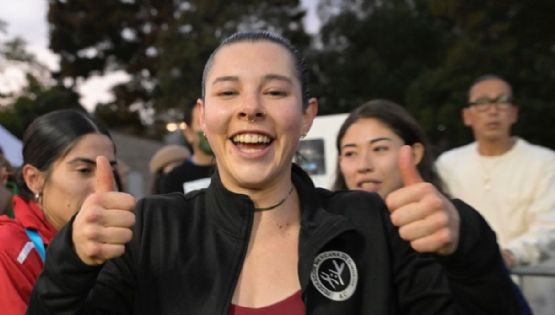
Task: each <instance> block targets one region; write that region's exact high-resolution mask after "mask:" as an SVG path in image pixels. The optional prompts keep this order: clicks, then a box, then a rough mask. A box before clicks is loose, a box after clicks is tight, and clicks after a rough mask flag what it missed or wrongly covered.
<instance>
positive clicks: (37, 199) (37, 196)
mask: <svg viewBox="0 0 555 315" xmlns="http://www.w3.org/2000/svg"><path fill="white" fill-rule="evenodd" d="M35 202H36V203H38V204H40V203H41V202H42V192H36V193H35Z"/></svg>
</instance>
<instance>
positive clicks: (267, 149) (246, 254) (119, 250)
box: [28, 31, 517, 315]
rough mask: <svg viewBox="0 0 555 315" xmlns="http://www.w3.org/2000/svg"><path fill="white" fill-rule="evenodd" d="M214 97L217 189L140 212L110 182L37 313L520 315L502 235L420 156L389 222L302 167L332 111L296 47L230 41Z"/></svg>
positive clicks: (202, 103) (71, 232)
mask: <svg viewBox="0 0 555 315" xmlns="http://www.w3.org/2000/svg"><path fill="white" fill-rule="evenodd" d="M202 84H203V88H202V91H203V97H202V98H201V99H199V100H198V102H197V106H198V108H199V110H200V111H201V124H202V127H203V129H204V131H205V133H206V137H207V139H208V141H209V142H210V146H211V148H212V150H213V152H214V155H215V157H216V161H217V163H216V165H217V172H216V173H215V175H214V176H213V177H212V180H211V183H210V186H209V187H208V188H206V189H202V190H199V191H193V192H190V193H188V194H186V195H183V194H169V195H162V196H153V197H149V198H146V199H143V200H141V201H140V202H139V203H138V204H137V205H136V206H135V207H133V204H132V202H129V200H128V199H127V197H126V196H125V194H114V193H113V192H110V191H108V190H109V189H106V187H107V185H105V184H102V183H103V182H106V181H109V180H108V179H109V176H101V177H102V178H104V179H100V180H97V183H99V189H97V190H96V192H95V193H94V194H93V195H91V196H90V197H89V198H87V200H86V201H85V203H84V204H83V207H82V208H81V210H80V211H79V213H78V215H77V216H76V217H75V220H74V221H73V222H72V224H68V225H67V226H66V228H64V229H63V230H62V231H61V232H60V236H59V237H57V238H56V239H55V240H54V242H52V244H51V246H50V249H49V257H48V259H47V266H46V268H45V271H44V273H43V274H42V276H41V277H40V279H39V282H38V284H37V286H36V287H35V291H34V293H33V297H32V301H31V306H30V308H29V311H28V313H29V314H47V313H57V312H71V313H80V312H86V313H87V314H90V313H98V314H182V313H188V314H220V315H226V314H258V315H262V314H291V315H301V314H319V315H326V314H378V315H385V314H398V313H405V314H451V313H455V312H457V311H460V312H461V313H464V314H494V313H495V314H501V313H502V314H517V311H516V310H515V309H514V308H513V306H514V305H515V303H516V302H515V299H514V292H513V291H512V286H511V282H510V279H509V278H508V276H507V274H506V272H505V271H504V269H503V268H502V260H501V257H500V254H499V251H498V250H497V248H498V247H497V243H496V242H495V235H494V234H493V232H491V230H490V229H489V228H488V226H487V224H486V223H485V221H484V220H483V219H482V218H481V217H480V216H479V215H478V214H477V213H476V212H475V211H474V210H472V209H471V208H469V207H468V206H466V205H464V204H462V203H456V207H455V205H454V204H453V203H451V202H450V201H448V200H447V199H445V198H442V196H441V195H440V194H439V193H437V191H435V190H433V189H432V188H431V187H430V185H429V184H427V183H422V182H420V180H418V178H419V175H418V172H417V170H416V169H415V168H414V167H413V162H412V160H411V152H410V150H409V151H407V150H406V149H407V148H405V149H403V148H402V149H401V151H403V152H404V153H402V152H401V153H400V156H403V157H404V159H405V162H404V167H403V169H404V171H402V172H401V175H400V176H401V177H402V178H404V179H406V182H405V183H406V185H407V186H406V187H401V188H400V189H398V190H396V191H394V192H393V193H392V194H391V195H392V196H391V197H390V199H388V205H389V211H388V208H387V207H386V205H385V204H384V202H383V201H382V199H381V198H379V196H377V195H375V194H369V193H367V192H348V191H345V192H340V193H332V192H330V191H327V190H324V189H319V188H316V187H314V184H313V183H312V181H311V180H310V178H309V177H308V175H307V174H306V173H305V172H304V171H302V169H300V168H299V167H297V166H295V165H293V163H292V159H293V155H294V152H295V150H296V148H297V145H298V142H299V139H300V137H301V136H302V135H303V134H305V133H306V132H308V130H309V128H310V126H311V124H312V121H313V119H314V117H315V115H316V113H317V102H316V100H315V99H309V98H308V82H307V80H306V71H305V69H304V66H303V61H302V58H301V57H300V55H299V53H298V51H297V50H296V49H295V48H294V47H293V46H292V45H291V44H290V43H289V42H288V41H287V40H285V39H284V38H282V37H280V36H278V35H275V34H272V33H268V32H261V31H253V32H245V33H237V34H234V35H232V36H230V37H228V38H226V39H224V40H223V41H222V43H221V44H220V45H219V46H218V47H217V48H216V49H215V51H214V52H213V54H212V55H211V57H210V59H209V60H208V62H207V64H206V66H205V71H204V76H203V81H202ZM407 153H408V154H407ZM97 163H99V164H100V165H102V164H103V162H102V159H99V160H97ZM105 175H106V174H105ZM133 208H134V210H133ZM261 209H268V210H266V211H260V210H261ZM133 211H134V212H133ZM390 211H391V212H392V213H393V214H391V217H390ZM132 213H134V214H135V220H130V219H129V214H132ZM427 217H431V218H432V219H431V220H426V218H427ZM395 225H397V227H396V226H395ZM90 231H94V233H91V232H90ZM459 231H461V233H459ZM131 234H132V236H131ZM419 252H424V253H430V254H428V255H422V254H420V253H419ZM501 300H502V303H501ZM496 301H499V302H496Z"/></svg>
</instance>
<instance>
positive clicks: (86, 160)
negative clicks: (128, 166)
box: [68, 157, 117, 166]
mask: <svg viewBox="0 0 555 315" xmlns="http://www.w3.org/2000/svg"><path fill="white" fill-rule="evenodd" d="M68 163H69V164H77V163H86V164H91V165H96V161H95V160H91V159H89V158H83V157H76V158H74V159H73V160H71V161H69V162H68ZM110 165H111V166H116V165H117V162H116V161H110Z"/></svg>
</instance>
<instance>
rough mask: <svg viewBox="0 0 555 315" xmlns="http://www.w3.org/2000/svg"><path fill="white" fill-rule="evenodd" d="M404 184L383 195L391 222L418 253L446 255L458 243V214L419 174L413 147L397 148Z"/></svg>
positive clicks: (450, 252)
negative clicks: (398, 149)
mask: <svg viewBox="0 0 555 315" xmlns="http://www.w3.org/2000/svg"><path fill="white" fill-rule="evenodd" d="M399 169H400V174H401V178H402V180H403V187H401V188H400V189H398V190H396V191H393V192H392V193H390V194H389V195H388V196H387V198H386V204H387V207H388V208H389V211H390V212H391V222H392V223H393V224H394V225H395V226H397V227H398V228H399V234H400V236H401V238H402V239H404V240H406V241H408V242H410V244H411V247H412V248H413V249H414V250H415V251H417V252H421V253H435V254H438V255H449V254H452V253H453V252H455V250H456V249H457V245H458V243H459V229H460V223H459V222H460V217H459V213H458V211H457V209H456V208H455V206H454V205H453V204H452V203H451V202H450V201H449V200H448V199H447V198H446V197H445V196H443V195H442V194H441V193H440V192H439V191H438V190H437V189H436V188H435V187H434V186H433V185H432V184H430V183H426V182H424V181H423V180H422V178H421V177H420V173H419V172H418V170H417V169H416V165H415V163H414V159H413V152H412V147H411V146H408V145H405V146H403V147H402V148H401V151H400V152H399Z"/></svg>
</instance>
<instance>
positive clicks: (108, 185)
mask: <svg viewBox="0 0 555 315" xmlns="http://www.w3.org/2000/svg"><path fill="white" fill-rule="evenodd" d="M95 176H96V181H95V184H94V192H107V191H114V190H115V184H114V183H115V182H114V171H113V170H112V166H111V165H110V161H108V159H107V158H106V157H105V156H103V155H99V156H97V157H96V173H95Z"/></svg>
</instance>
